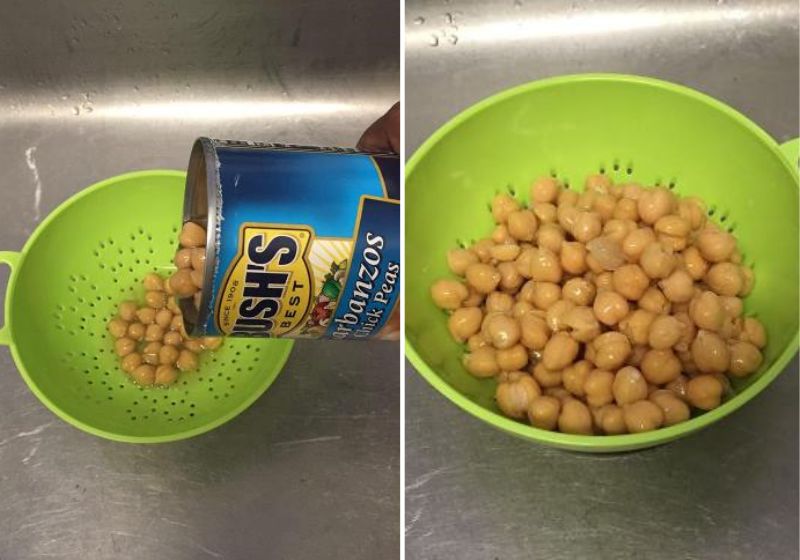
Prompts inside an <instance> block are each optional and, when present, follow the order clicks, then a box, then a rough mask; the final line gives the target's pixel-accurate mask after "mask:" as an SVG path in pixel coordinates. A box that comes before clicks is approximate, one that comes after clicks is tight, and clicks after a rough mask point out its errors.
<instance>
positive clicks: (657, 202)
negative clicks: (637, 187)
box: [637, 187, 674, 225]
mask: <svg viewBox="0 0 800 560" xmlns="http://www.w3.org/2000/svg"><path fill="white" fill-rule="evenodd" d="M673 204H674V197H673V196H672V193H670V192H669V191H668V190H667V189H665V188H663V187H658V188H655V189H649V190H646V191H644V192H642V194H641V196H640V197H639V200H638V205H637V209H638V211H639V218H640V219H641V220H642V221H643V222H644V223H646V224H651V225H652V224H655V223H656V222H657V221H658V220H659V219H660V218H663V217H664V216H666V215H667V214H669V213H670V212H671V211H672V208H673Z"/></svg>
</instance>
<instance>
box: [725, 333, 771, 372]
mask: <svg viewBox="0 0 800 560" xmlns="http://www.w3.org/2000/svg"><path fill="white" fill-rule="evenodd" d="M763 361H764V357H763V356H762V355H761V351H760V350H759V349H758V348H757V347H756V345H755V344H752V343H750V342H742V341H741V340H736V341H733V342H732V343H731V345H730V366H729V367H728V373H730V374H731V375H733V376H734V377H745V376H747V375H750V374H751V373H754V372H756V371H757V370H758V368H759V367H760V366H761V362H763Z"/></svg>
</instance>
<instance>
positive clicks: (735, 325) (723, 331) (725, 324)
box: [717, 315, 744, 340]
mask: <svg viewBox="0 0 800 560" xmlns="http://www.w3.org/2000/svg"><path fill="white" fill-rule="evenodd" d="M743 325H744V321H742V319H741V317H731V316H730V315H724V319H722V326H721V327H720V329H719V331H718V332H717V334H718V335H719V336H720V338H722V339H723V340H728V339H738V338H739V336H740V335H741V334H742V328H743Z"/></svg>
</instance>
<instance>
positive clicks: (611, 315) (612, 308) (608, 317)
mask: <svg viewBox="0 0 800 560" xmlns="http://www.w3.org/2000/svg"><path fill="white" fill-rule="evenodd" d="M593 308H594V314H595V316H596V317H597V319H598V320H599V321H600V322H601V323H603V324H604V325H608V326H613V325H616V324H617V323H619V322H620V321H621V320H622V318H623V317H625V316H626V315H627V314H628V312H629V309H630V308H629V306H628V302H627V301H626V300H625V298H623V297H622V296H621V295H619V294H618V293H616V292H612V291H601V292H599V293H598V294H597V297H595V299H594V305H593Z"/></svg>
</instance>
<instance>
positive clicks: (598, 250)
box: [586, 235, 627, 274]
mask: <svg viewBox="0 0 800 560" xmlns="http://www.w3.org/2000/svg"><path fill="white" fill-rule="evenodd" d="M586 250H587V251H588V252H589V254H588V255H587V256H586V264H587V265H588V266H589V269H590V270H591V271H592V272H594V273H595V274H599V273H601V272H603V271H606V270H608V271H611V270H616V269H617V268H619V267H620V266H622V265H623V264H625V263H626V262H627V259H626V258H625V254H624V253H623V252H622V247H621V245H620V243H619V242H618V241H616V240H614V239H612V238H610V237H607V236H605V235H601V236H600V237H597V238H595V239H592V240H591V241H590V242H589V243H587V244H586Z"/></svg>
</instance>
